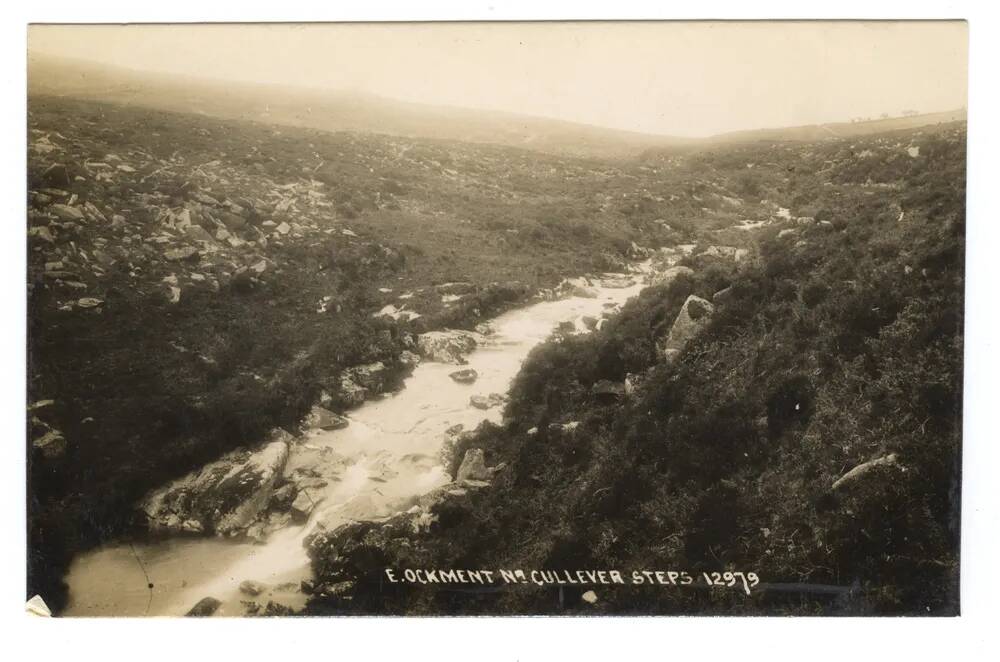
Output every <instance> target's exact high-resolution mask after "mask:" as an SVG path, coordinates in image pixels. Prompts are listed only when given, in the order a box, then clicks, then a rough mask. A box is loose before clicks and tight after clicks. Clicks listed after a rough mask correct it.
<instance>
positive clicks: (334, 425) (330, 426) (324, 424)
mask: <svg viewBox="0 0 1000 662" xmlns="http://www.w3.org/2000/svg"><path fill="white" fill-rule="evenodd" d="M349 424H350V421H348V420H347V419H346V418H344V417H343V416H338V415H337V414H334V413H333V412H332V411H330V410H329V409H326V408H324V407H320V406H318V405H317V406H315V407H313V408H312V411H310V412H309V416H307V417H306V426H308V427H310V428H313V429H320V430H342V429H343V428H346V427H347V426H348V425H349Z"/></svg>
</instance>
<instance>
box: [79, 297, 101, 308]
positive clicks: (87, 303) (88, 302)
mask: <svg viewBox="0 0 1000 662" xmlns="http://www.w3.org/2000/svg"><path fill="white" fill-rule="evenodd" d="M103 303H104V302H103V301H101V300H100V299H95V298H94V297H83V298H82V299H77V300H76V305H77V306H78V307H80V308H96V307H97V306H100V305H101V304H103Z"/></svg>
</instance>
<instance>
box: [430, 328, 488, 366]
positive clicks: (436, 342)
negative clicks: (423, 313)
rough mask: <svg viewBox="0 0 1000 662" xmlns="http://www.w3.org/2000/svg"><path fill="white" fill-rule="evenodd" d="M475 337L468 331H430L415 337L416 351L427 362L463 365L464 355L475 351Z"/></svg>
mask: <svg viewBox="0 0 1000 662" xmlns="http://www.w3.org/2000/svg"><path fill="white" fill-rule="evenodd" d="M477 345H478V342H477V340H476V336H475V335H474V334H472V333H469V332H468V331H430V332H428V333H423V334H421V335H419V336H418V337H417V351H418V352H419V353H420V356H422V357H423V358H424V359H425V360H427V361H436V362H438V363H455V364H458V365H462V364H464V363H465V355H466V354H468V353H469V352H471V351H473V350H474V349H476V346H477Z"/></svg>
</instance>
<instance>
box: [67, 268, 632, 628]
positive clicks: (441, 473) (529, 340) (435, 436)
mask: <svg viewBox="0 0 1000 662" xmlns="http://www.w3.org/2000/svg"><path fill="white" fill-rule="evenodd" d="M647 268H648V263H643V264H641V265H639V268H638V271H640V272H641V271H645V270H646V269H647ZM620 276H622V277H626V278H628V279H630V280H632V281H633V284H632V285H629V286H627V287H617V286H618V285H622V284H623V283H621V282H619V283H613V282H611V281H606V282H607V283H608V284H613V285H616V287H605V286H603V285H602V284H601V281H597V280H595V281H594V287H593V288H592V289H593V290H594V291H596V293H597V297H596V298H584V297H571V298H567V299H561V300H558V301H543V302H539V303H534V304H532V305H529V306H526V307H524V308H520V309H517V310H513V311H510V312H508V313H506V314H504V315H501V316H500V317H498V318H496V319H495V320H493V321H492V322H491V326H492V327H493V329H494V333H492V334H491V335H489V336H488V337H487V340H486V342H485V343H483V344H482V345H481V346H480V347H479V348H477V349H476V350H475V351H473V352H472V353H471V354H470V355H468V357H467V359H468V365H467V366H462V367H463V368H465V367H468V368H473V369H475V370H476V371H477V372H478V373H479V377H478V379H477V380H476V381H475V383H473V384H458V383H455V382H454V381H452V380H451V379H450V378H449V376H448V374H449V373H450V372H453V371H454V370H456V369H457V367H456V366H454V365H448V364H442V363H421V364H420V365H419V366H417V368H416V369H415V370H414V371H413V374H412V375H411V376H410V377H409V378H408V379H407V380H406V382H405V385H404V388H403V389H402V390H400V391H398V392H396V393H393V394H390V395H388V396H386V397H384V398H382V399H377V400H373V401H370V402H367V403H365V404H363V405H362V406H361V407H359V408H358V409H356V410H353V411H351V412H350V413H349V416H348V417H349V418H350V425H349V426H348V427H346V428H344V429H342V430H336V431H332V432H316V433H313V434H312V436H310V437H308V438H307V439H305V440H303V441H301V442H299V443H298V444H296V445H295V446H294V447H293V448H292V452H291V456H290V458H289V466H288V467H286V472H288V471H290V470H292V469H293V468H295V467H309V468H311V469H315V470H317V472H318V473H319V474H322V475H323V476H328V477H330V478H331V480H330V481H329V482H328V484H327V485H326V486H325V487H322V488H317V489H313V490H310V496H311V497H312V498H313V499H314V501H315V502H316V503H317V506H316V508H315V509H314V511H313V512H312V513H311V514H310V517H309V520H308V521H307V522H306V523H304V524H301V525H292V526H290V527H288V528H285V529H282V530H280V531H277V532H276V533H273V534H272V535H271V536H270V537H269V538H268V539H267V541H266V542H264V543H263V544H254V543H249V542H236V541H229V540H222V539H219V538H186V537H178V538H170V539H166V540H156V541H152V542H143V543H134V544H128V543H126V544H115V545H109V546H106V547H102V548H98V549H96V550H93V551H91V552H88V553H86V554H82V555H80V556H78V557H77V558H76V559H75V560H74V562H73V564H72V566H71V567H70V569H69V572H68V574H67V577H66V581H67V583H68V585H69V590H70V595H69V604H68V605H67V608H66V610H65V612H64V614H65V615H68V616H180V615H183V614H185V613H186V612H187V611H188V610H189V609H190V608H191V607H192V606H193V605H194V604H195V603H197V602H198V601H199V600H201V599H202V598H204V597H207V596H211V597H214V598H216V599H218V600H220V601H221V602H222V605H221V606H220V607H219V609H218V610H217V611H216V615H220V616H241V615H243V614H244V612H245V606H244V605H243V604H242V603H241V602H242V601H246V600H254V601H255V602H258V603H260V604H266V603H267V602H268V601H269V600H273V601H274V602H277V603H280V604H283V605H287V606H289V607H292V608H300V607H302V606H303V605H304V604H305V600H306V596H305V594H303V593H302V592H301V591H300V588H299V587H300V583H301V581H302V580H304V579H309V578H310V577H311V576H312V575H311V570H310V567H309V560H308V558H307V556H306V550H305V548H304V546H303V540H304V539H305V538H306V536H307V535H309V534H310V533H311V532H313V531H314V530H316V528H317V527H323V528H327V529H332V528H334V527H336V526H338V525H340V524H343V523H345V522H348V521H351V520H365V519H375V518H379V517H385V516H388V515H391V514H394V513H396V512H400V511H402V510H405V509H406V508H408V507H410V506H411V505H412V504H413V503H415V501H416V499H417V498H418V497H419V496H421V495H423V494H425V493H427V492H429V491H430V490H432V489H434V488H436V487H438V486H440V485H443V484H445V483H447V482H449V480H450V477H449V476H448V475H447V472H446V470H445V469H444V468H443V467H442V466H441V463H440V460H439V451H440V450H441V446H442V444H443V442H444V439H445V437H446V435H445V431H446V430H447V429H448V428H450V427H452V426H454V425H457V424H462V425H463V426H464V429H465V430H472V429H474V428H475V427H476V426H477V425H479V423H480V422H482V421H483V420H486V419H489V420H491V421H494V422H499V420H500V416H501V409H502V408H499V407H494V408H492V409H489V410H486V411H484V410H480V409H476V408H474V407H472V406H470V404H469V398H470V396H472V395H477V394H480V395H489V394H490V393H507V391H508V389H509V387H510V384H511V381H512V380H513V378H514V377H515V376H516V375H517V373H518V370H519V369H520V367H521V364H522V362H523V361H524V359H525V358H526V357H527V355H528V353H529V352H530V351H531V349H532V348H533V347H535V345H537V344H538V343H540V342H542V341H544V340H545V339H546V338H548V337H549V335H550V334H551V333H552V332H553V330H554V329H555V328H556V327H557V326H558V325H559V324H560V323H562V322H567V321H568V322H573V323H574V324H575V325H576V329H577V331H579V332H585V331H586V325H585V324H584V323H583V321H582V318H583V317H585V316H593V317H597V318H599V317H600V316H601V313H602V312H604V311H605V310H607V309H608V308H610V307H612V306H614V305H617V304H621V303H624V302H625V301H626V300H627V299H628V298H630V297H632V296H634V295H635V294H637V293H638V292H639V291H640V290H641V289H642V288H643V287H644V285H643V282H644V278H643V275H642V274H641V273H638V274H629V275H627V276H626V275H624V274H623V275H620ZM244 580H253V581H255V582H260V583H261V584H264V585H266V586H267V589H266V590H265V591H264V592H263V593H262V594H261V595H258V596H256V597H252V598H251V597H248V596H246V595H243V594H241V593H240V591H239V589H238V587H239V584H240V583H241V582H243V581H244ZM150 587H151V588H150Z"/></svg>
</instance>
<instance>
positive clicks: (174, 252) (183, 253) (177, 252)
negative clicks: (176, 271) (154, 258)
mask: <svg viewBox="0 0 1000 662" xmlns="http://www.w3.org/2000/svg"><path fill="white" fill-rule="evenodd" d="M197 255H198V249H197V248H195V247H194V246H183V247H181V248H172V249H170V250H168V251H166V252H165V253H164V254H163V257H165V258H166V259H168V260H170V261H171V262H180V261H182V260H189V259H191V258H192V257H195V256H197Z"/></svg>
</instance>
